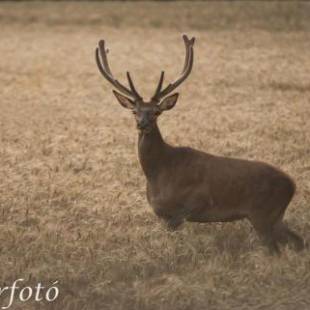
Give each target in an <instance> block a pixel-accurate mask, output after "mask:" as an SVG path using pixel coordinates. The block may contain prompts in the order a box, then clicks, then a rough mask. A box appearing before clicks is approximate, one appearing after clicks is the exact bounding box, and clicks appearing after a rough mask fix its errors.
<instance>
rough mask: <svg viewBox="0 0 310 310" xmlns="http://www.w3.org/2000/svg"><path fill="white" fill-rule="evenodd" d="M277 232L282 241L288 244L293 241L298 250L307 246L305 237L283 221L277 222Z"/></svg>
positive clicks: (279, 239)
mask: <svg viewBox="0 0 310 310" xmlns="http://www.w3.org/2000/svg"><path fill="white" fill-rule="evenodd" d="M275 234H276V236H277V239H278V241H279V242H280V243H282V244H288V243H290V242H291V243H292V244H293V246H294V248H295V250H296V251H301V250H303V249H304V247H305V244H304V240H303V238H302V237H300V236H299V235H298V234H297V233H296V232H294V231H292V230H291V229H290V228H289V227H288V226H287V224H286V223H284V222H283V221H280V222H278V223H277V224H276V227H275Z"/></svg>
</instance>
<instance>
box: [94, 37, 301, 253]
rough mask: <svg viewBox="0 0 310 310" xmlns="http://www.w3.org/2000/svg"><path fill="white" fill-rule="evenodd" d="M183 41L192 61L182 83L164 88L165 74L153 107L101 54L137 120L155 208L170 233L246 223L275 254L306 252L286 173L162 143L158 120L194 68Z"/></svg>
mask: <svg viewBox="0 0 310 310" xmlns="http://www.w3.org/2000/svg"><path fill="white" fill-rule="evenodd" d="M183 39H184V43H185V47H186V56H185V64H184V68H183V71H182V74H181V76H180V78H178V79H177V80H176V81H174V82H173V83H170V84H168V86H166V87H165V88H164V89H162V86H163V79H164V72H162V73H161V76H160V80H159V83H158V86H157V88H156V91H155V94H154V96H153V97H152V98H151V101H149V102H145V101H144V100H143V99H142V97H141V96H140V95H139V93H138V92H137V90H136V89H135V87H134V84H133V82H132V79H131V77H130V74H129V72H127V78H128V83H129V87H130V89H129V88H127V87H126V86H124V85H122V84H121V83H119V82H118V81H117V80H116V79H115V78H114V77H113V74H112V72H111V69H110V67H109V65H108V61H107V55H106V50H105V45H104V41H100V42H99V48H97V49H96V61H97V65H98V68H99V70H100V72H101V73H102V75H103V76H104V77H105V78H106V79H107V80H108V81H109V82H110V83H111V84H113V86H114V87H115V88H117V89H118V90H119V91H120V92H121V93H118V92H116V91H113V92H114V95H115V96H116V98H117V100H118V101H119V103H120V104H121V105H122V106H123V107H125V108H127V109H130V110H131V111H132V112H133V114H134V115H135V119H136V123H137V128H138V130H139V141H138V153H139V160H140V164H141V167H142V170H143V172H144V174H145V176H146V180H147V200H148V202H149V204H150V205H151V206H152V208H153V210H154V212H155V213H156V214H157V215H158V216H159V217H160V218H162V219H164V220H165V221H166V222H167V224H168V227H169V228H170V229H176V228H177V227H178V226H179V225H181V224H182V223H183V222H184V221H185V220H186V221H189V222H227V221H234V220H239V219H244V218H246V219H248V220H249V221H250V222H251V224H252V225H253V227H254V228H255V230H256V231H257V233H258V234H259V236H260V237H261V239H262V240H263V241H264V242H265V243H266V245H267V246H268V247H269V249H270V250H271V251H273V252H276V253H280V250H279V247H278V244H279V243H282V244H286V243H288V242H292V243H293V244H294V246H295V248H296V249H298V250H300V249H302V248H303V246H304V243H303V239H302V238H301V237H300V236H299V235H298V234H296V233H295V232H293V231H292V230H290V229H289V228H288V227H287V225H286V224H284V222H283V217H284V213H285V210H286V208H287V206H288V204H289V203H290V201H291V199H292V197H293V195H294V192H295V183H294V181H293V180H292V179H291V178H290V177H289V176H288V175H287V174H286V173H284V172H282V171H281V170H279V169H277V168H275V167H273V166H271V165H269V164H266V163H262V162H259V161H249V160H244V159H235V158H227V157H221V156H214V155H211V154H208V153H204V152H201V151H198V150H195V149H192V148H190V147H174V146H171V145H169V144H167V143H166V142H165V141H164V139H163V138H162V135H161V133H160V130H159V128H158V125H157V118H158V116H159V115H160V114H161V113H162V112H164V111H167V110H170V109H172V108H173V107H174V106H175V104H176V102H177V99H178V93H175V94H172V95H169V94H170V93H171V92H172V91H173V90H174V89H175V88H176V87H178V86H179V85H180V84H181V83H182V82H183V81H184V80H185V79H186V78H187V76H188V75H189V74H190V72H191V70H192V66H193V55H194V54H193V53H194V52H193V45H194V38H192V39H191V40H189V39H188V38H187V36H183ZM123 94H125V95H126V96H124V95H123ZM168 95H169V96H168ZM127 96H129V97H127Z"/></svg>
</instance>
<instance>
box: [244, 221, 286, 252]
mask: <svg viewBox="0 0 310 310" xmlns="http://www.w3.org/2000/svg"><path fill="white" fill-rule="evenodd" d="M250 222H251V223H252V225H253V227H254V229H255V231H256V232H257V234H258V236H259V237H260V239H261V241H262V243H263V244H264V245H265V246H266V247H267V248H268V250H269V253H270V254H272V255H274V254H276V255H280V254H281V251H280V248H279V243H278V242H279V240H278V238H277V237H276V236H275V234H274V227H273V225H272V224H267V223H260V222H259V221H257V220H254V219H250Z"/></svg>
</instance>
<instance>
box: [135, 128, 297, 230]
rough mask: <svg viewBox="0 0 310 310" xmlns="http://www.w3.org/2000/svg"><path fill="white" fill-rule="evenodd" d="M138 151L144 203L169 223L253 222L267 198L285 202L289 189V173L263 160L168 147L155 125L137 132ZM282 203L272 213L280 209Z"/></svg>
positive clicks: (291, 189) (173, 225) (291, 185)
mask: <svg viewBox="0 0 310 310" xmlns="http://www.w3.org/2000/svg"><path fill="white" fill-rule="evenodd" d="M138 151H139V159H140V163H141V166H142V169H143V171H144V173H145V176H146V178H147V198H148V202H149V203H150V205H151V206H152V208H153V209H154V212H155V213H156V214H157V215H158V216H160V217H162V218H163V219H165V220H166V221H167V223H168V225H169V227H171V228H176V227H177V226H178V225H179V224H181V223H182V222H183V220H188V221H192V222H226V221H232V220H237V219H242V218H248V219H250V220H252V221H255V216H256V214H259V213H261V216H263V215H264V213H266V215H269V213H270V211H271V210H273V209H274V206H269V207H270V208H269V209H268V206H267V205H268V204H269V201H268V200H272V199H271V197H274V199H280V198H281V199H282V200H283V201H284V202H286V205H287V204H288V203H289V201H290V200H291V198H292V196H293V194H294V191H295V185H294V182H293V181H292V180H291V178H290V177H289V176H288V175H286V174H285V173H284V172H282V171H280V170H278V169H276V168H274V167H272V166H270V165H268V164H265V163H261V162H257V161H248V160H241V159H234V158H227V157H220V156H214V155H210V154H207V153H204V152H201V151H197V150H195V149H192V148H188V147H173V146H170V145H168V144H167V143H165V142H164V140H163V139H162V136H161V134H160V131H159V129H158V127H157V126H155V127H154V129H153V130H152V131H151V132H149V133H145V134H144V133H140V135H139V142H138ZM277 196H279V197H277ZM286 205H285V203H283V204H281V205H279V210H278V212H274V213H277V214H276V215H279V214H281V213H283V212H284V210H283V208H285V207H286ZM270 209H271V210H270ZM254 214H255V216H254Z"/></svg>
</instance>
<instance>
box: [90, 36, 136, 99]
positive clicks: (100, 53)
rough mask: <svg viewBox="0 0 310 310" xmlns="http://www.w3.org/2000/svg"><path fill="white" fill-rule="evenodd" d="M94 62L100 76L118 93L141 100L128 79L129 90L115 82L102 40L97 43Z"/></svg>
mask: <svg viewBox="0 0 310 310" xmlns="http://www.w3.org/2000/svg"><path fill="white" fill-rule="evenodd" d="M96 62H97V66H98V69H99V71H100V72H101V74H102V75H103V76H104V77H105V78H106V79H107V80H108V81H109V82H110V83H111V84H112V85H113V86H115V87H116V88H117V89H118V90H119V91H121V92H122V93H125V94H126V95H128V96H130V97H132V98H135V99H141V96H140V95H139V94H138V92H137V91H136V89H135V88H134V87H133V88H132V86H133V83H132V80H131V79H130V78H129V79H128V82H129V85H130V88H131V90H130V89H128V88H127V87H126V86H124V85H122V84H121V83H120V82H119V81H118V80H116V79H115V78H114V77H113V74H112V72H111V69H110V67H109V63H108V59H107V51H106V49H105V42H104V40H101V41H99V48H98V47H97V48H96Z"/></svg>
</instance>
